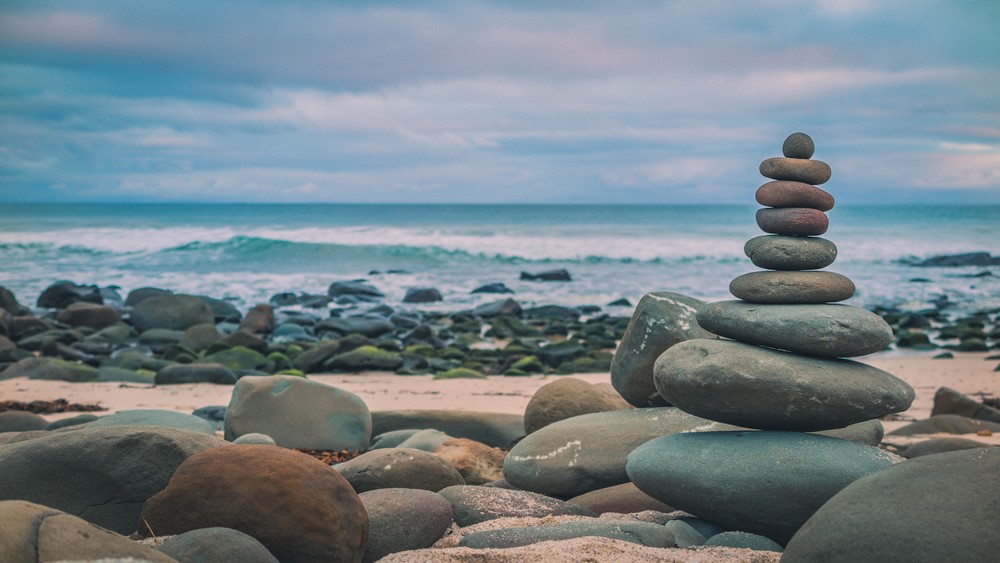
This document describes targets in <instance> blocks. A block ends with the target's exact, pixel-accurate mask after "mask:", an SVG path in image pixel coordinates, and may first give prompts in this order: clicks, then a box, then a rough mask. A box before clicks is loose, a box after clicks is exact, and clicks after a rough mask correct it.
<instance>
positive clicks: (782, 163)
mask: <svg viewBox="0 0 1000 563" xmlns="http://www.w3.org/2000/svg"><path fill="white" fill-rule="evenodd" d="M760 175H761V176H764V177H765V178H770V179H772V180H790V181H792V182H803V183H806V184H812V185H814V186H818V185H820V184H824V183H826V181H827V180H829V179H830V176H831V175H832V170H830V165H828V164H827V163H825V162H823V161H822V160H809V159H806V158H783V157H776V158H768V159H766V160H764V161H763V162H761V163H760Z"/></svg>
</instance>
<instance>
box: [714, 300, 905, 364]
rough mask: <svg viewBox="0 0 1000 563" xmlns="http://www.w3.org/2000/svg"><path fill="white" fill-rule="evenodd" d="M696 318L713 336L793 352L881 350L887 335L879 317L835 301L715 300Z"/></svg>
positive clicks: (888, 339)
mask: <svg viewBox="0 0 1000 563" xmlns="http://www.w3.org/2000/svg"><path fill="white" fill-rule="evenodd" d="M698 323H699V324H700V325H701V326H702V327H704V328H705V329H707V330H711V331H712V332H714V333H715V334H718V335H719V336H724V337H726V338H732V339H733V340H738V341H740V342H745V343H747V344H756V345H758V346H768V347H771V348H777V349H779V350H788V351H789V352H795V353H797V354H808V355H811V356H824V357H830V358H851V357H855V356H864V355H867V354H872V353H874V352H878V351H880V350H884V349H885V347H886V346H888V345H889V344H890V343H891V342H892V340H893V334H892V327H890V326H889V324H888V323H886V322H885V321H884V320H882V317H879V316H878V315H876V314H875V313H872V312H871V311H867V310H865V309H862V308H860V307H852V306H849V305H838V304H832V303H830V304H821V305H782V304H759V303H747V302H746V301H716V302H715V303H710V304H708V305H705V306H704V307H702V309H701V310H700V311H698Z"/></svg>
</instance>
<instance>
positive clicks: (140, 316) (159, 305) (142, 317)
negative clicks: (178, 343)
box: [130, 294, 215, 332]
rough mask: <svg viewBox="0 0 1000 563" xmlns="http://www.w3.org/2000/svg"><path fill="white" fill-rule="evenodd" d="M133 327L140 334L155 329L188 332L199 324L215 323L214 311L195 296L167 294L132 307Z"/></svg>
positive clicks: (145, 300)
mask: <svg viewBox="0 0 1000 563" xmlns="http://www.w3.org/2000/svg"><path fill="white" fill-rule="evenodd" d="M130 319H131V322H132V326H134V327H135V328H136V330H138V331H139V332H145V331H147V330H150V329H154V328H165V329H168V330H187V329H188V328H191V327H193V326H195V325H199V324H211V323H213V322H215V316H214V315H213V314H212V309H210V308H209V307H208V305H206V304H205V302H204V301H203V300H202V299H201V298H199V297H195V296H193V295H174V294H167V295H161V296H159V297H151V298H149V299H144V300H142V301H140V302H138V303H136V304H135V306H134V307H132V313H131V315H130Z"/></svg>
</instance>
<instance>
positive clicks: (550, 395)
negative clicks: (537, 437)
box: [524, 377, 632, 434]
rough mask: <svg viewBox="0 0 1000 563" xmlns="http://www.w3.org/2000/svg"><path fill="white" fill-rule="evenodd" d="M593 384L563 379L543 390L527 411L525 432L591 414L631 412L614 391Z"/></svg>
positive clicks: (542, 387) (525, 410) (628, 405)
mask: <svg viewBox="0 0 1000 563" xmlns="http://www.w3.org/2000/svg"><path fill="white" fill-rule="evenodd" d="M605 386H607V384H606V383H605V384H604V386H602V385H600V384H590V383H587V382H586V381H583V380H582V379H577V378H575V377H562V378H559V379H557V380H555V381H553V382H551V383H546V384H545V385H543V386H541V387H540V388H539V389H538V391H535V394H534V395H532V396H531V400H530V401H528V406H526V407H525V409H524V431H525V432H526V433H528V434H531V433H532V432H534V431H536V430H538V429H540V428H543V427H545V426H548V425H549V424H552V423H553V422H558V421H560V420H565V419H567V418H572V417H574V416H579V415H581V414H589V413H592V412H606V411H614V410H622V409H630V408H632V405H630V404H628V403H627V402H626V401H625V400H624V399H622V397H621V396H619V395H618V393H616V392H615V390H614V389H613V388H611V387H609V386H608V387H605Z"/></svg>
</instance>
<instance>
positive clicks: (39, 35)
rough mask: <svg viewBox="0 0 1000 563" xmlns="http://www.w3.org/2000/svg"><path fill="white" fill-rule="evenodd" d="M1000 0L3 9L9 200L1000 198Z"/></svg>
mask: <svg viewBox="0 0 1000 563" xmlns="http://www.w3.org/2000/svg"><path fill="white" fill-rule="evenodd" d="M998 37H1000V2H997V1H996V0H982V1H967V0H940V1H935V0H822V1H817V2H808V1H802V0H762V1H754V2H741V1H731V2H721V1H714V0H699V1H689V2H681V1H673V2H647V1H632V2H596V1H593V2H592V1H575V2H570V1H565V2H544V1H539V2H532V1H505V2H501V1H499V0H498V1H495V2H489V1H476V0H460V1H454V2H448V1H438V2H426V3H425V2H375V1H372V2H323V1H319V0H315V1H309V0H302V1H296V2H271V1H264V0H260V1H253V0H239V1H234V2H227V1H213V2H193V1H172V2H163V1H161V0H156V1H147V0H121V1H101V0H89V1H87V2H50V1H45V0H24V1H16V0H4V1H3V2H2V3H0V201H233V202H435V203H436V202H490V203H492V202H538V203H645V202H650V203H714V202H721V203H752V193H753V190H754V189H756V187H757V186H758V185H759V184H760V183H762V182H763V181H764V180H763V179H762V178H761V177H760V175H759V173H758V172H757V165H758V163H759V162H760V160H762V159H764V158H767V157H771V156H779V155H780V151H781V142H782V140H783V139H784V137H785V136H786V135H787V134H788V133H791V132H793V131H805V132H807V133H809V134H810V135H812V137H813V138H814V139H815V141H816V145H817V150H816V155H815V158H818V159H821V160H824V161H826V162H828V163H829V164H830V165H831V166H832V168H833V179H832V180H831V181H830V182H829V183H828V184H826V185H825V186H824V187H826V188H827V189H828V190H829V191H830V192H831V193H833V194H834V195H835V196H836V197H837V198H838V201H839V202H840V203H854V204H864V203H910V202H913V203H938V202H960V203H1000V39H998Z"/></svg>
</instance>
